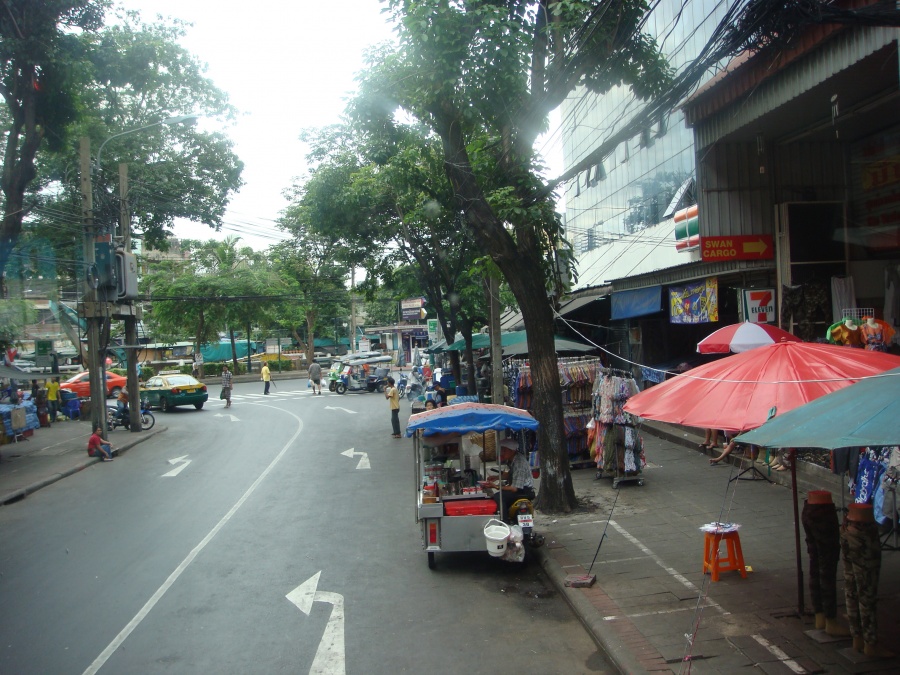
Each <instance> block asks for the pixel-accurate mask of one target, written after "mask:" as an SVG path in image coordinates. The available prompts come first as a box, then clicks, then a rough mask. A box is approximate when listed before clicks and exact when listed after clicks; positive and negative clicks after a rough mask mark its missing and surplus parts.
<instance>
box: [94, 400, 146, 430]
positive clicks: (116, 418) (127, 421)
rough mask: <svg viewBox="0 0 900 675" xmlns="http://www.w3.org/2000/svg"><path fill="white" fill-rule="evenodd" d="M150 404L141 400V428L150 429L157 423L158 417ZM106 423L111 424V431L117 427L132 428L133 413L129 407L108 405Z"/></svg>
mask: <svg viewBox="0 0 900 675" xmlns="http://www.w3.org/2000/svg"><path fill="white" fill-rule="evenodd" d="M149 408H150V406H149V405H148V403H147V401H141V430H142V431H147V430H148V429H152V428H153V425H154V424H156V418H155V417H154V416H153V413H152V412H150V409H149ZM106 423H107V425H108V426H109V430H110V431H114V430H115V428H116V427H124V428H125V429H130V428H131V414H130V411H129V410H128V408H114V407H113V406H107V408H106Z"/></svg>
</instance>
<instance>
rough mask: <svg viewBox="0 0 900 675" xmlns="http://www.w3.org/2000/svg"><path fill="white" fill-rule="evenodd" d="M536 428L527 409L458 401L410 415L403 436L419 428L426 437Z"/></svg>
mask: <svg viewBox="0 0 900 675" xmlns="http://www.w3.org/2000/svg"><path fill="white" fill-rule="evenodd" d="M537 428H538V422H537V420H536V419H534V418H533V417H532V416H531V415H530V414H529V413H528V411H527V410H521V409H520V408H511V407H509V406H505V405H494V404H492V403H459V404H456V405H448V406H444V407H443V408H435V409H434V410H426V411H425V412H421V413H416V414H415V415H411V416H410V418H409V423H408V424H407V425H406V435H407V436H412V435H413V434H415V432H416V431H418V430H420V429H421V430H422V433H423V434H424V435H425V436H433V435H435V434H467V433H471V432H473V431H475V432H479V433H483V432H485V431H491V430H494V431H500V430H501V429H510V430H512V431H520V430H522V429H537Z"/></svg>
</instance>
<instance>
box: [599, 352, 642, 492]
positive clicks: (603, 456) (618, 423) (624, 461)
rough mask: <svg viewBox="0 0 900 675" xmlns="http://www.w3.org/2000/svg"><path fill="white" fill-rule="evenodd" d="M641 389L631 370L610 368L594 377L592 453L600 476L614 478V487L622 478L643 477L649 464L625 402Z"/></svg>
mask: <svg viewBox="0 0 900 675" xmlns="http://www.w3.org/2000/svg"><path fill="white" fill-rule="evenodd" d="M638 391H639V390H638V386H637V382H635V380H634V378H633V377H631V375H630V374H629V373H617V372H613V371H608V370H607V371H602V373H601V376H600V377H598V378H597V379H596V380H594V395H593V398H592V403H593V406H592V413H593V421H594V427H593V429H592V433H591V436H590V441H591V443H590V447H591V456H592V457H593V458H594V459H595V461H596V464H597V469H598V476H602V475H606V476H610V477H612V478H613V487H617V486H618V484H619V483H620V482H621V481H623V480H631V479H633V480H640V475H641V473H642V472H643V469H644V466H646V464H647V459H646V457H645V456H644V441H643V438H641V435H640V433H638V430H637V429H636V428H635V426H634V417H633V416H632V415H630V414H628V413H626V412H625V410H624V406H625V402H626V401H627V400H628V399H629V398H630V397H631V396H633V395H634V394H636V393H638Z"/></svg>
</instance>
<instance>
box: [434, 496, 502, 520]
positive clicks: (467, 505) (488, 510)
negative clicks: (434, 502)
mask: <svg viewBox="0 0 900 675" xmlns="http://www.w3.org/2000/svg"><path fill="white" fill-rule="evenodd" d="M496 513H497V502H495V501H494V500H493V499H460V500H458V501H452V502H444V515H445V516H493V515H494V514H496Z"/></svg>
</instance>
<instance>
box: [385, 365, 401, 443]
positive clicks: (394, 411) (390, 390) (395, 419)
mask: <svg viewBox="0 0 900 675" xmlns="http://www.w3.org/2000/svg"><path fill="white" fill-rule="evenodd" d="M387 383H388V386H387V389H385V390H384V397H385V398H386V399H387V400H388V401H389V402H390V404H391V426H392V427H393V429H394V433H393V434H391V436H392V437H393V438H402V436H401V435H400V392H399V390H398V389H397V387H396V385H394V378H393V377H389V378H388V379H387Z"/></svg>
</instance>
